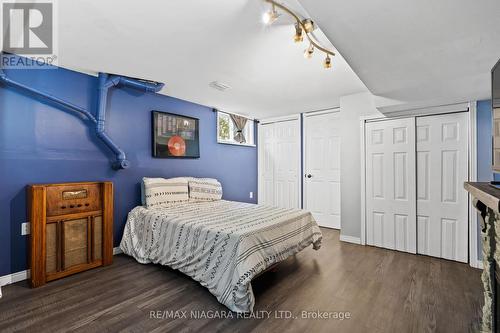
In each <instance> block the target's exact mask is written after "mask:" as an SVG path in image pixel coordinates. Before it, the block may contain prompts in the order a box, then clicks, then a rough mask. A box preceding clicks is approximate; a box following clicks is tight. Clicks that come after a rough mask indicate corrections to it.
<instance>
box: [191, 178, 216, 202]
mask: <svg viewBox="0 0 500 333" xmlns="http://www.w3.org/2000/svg"><path fill="white" fill-rule="evenodd" d="M189 198H190V199H192V200H199V201H213V200H220V199H222V185H221V183H220V182H219V181H218V180H217V179H213V178H195V179H191V180H189Z"/></svg>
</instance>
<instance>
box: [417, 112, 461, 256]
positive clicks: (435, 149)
mask: <svg viewBox="0 0 500 333" xmlns="http://www.w3.org/2000/svg"><path fill="white" fill-rule="evenodd" d="M467 140H468V120H467V113H466V112H461V113H452V114H445V115H438V116H427V117H418V118H417V226H418V231H417V235H418V247H417V248H418V253H421V254H426V255H431V256H435V257H441V258H446V259H451V260H457V261H462V262H467V260H468V196H467V192H466V191H465V189H464V188H463V183H464V181H467V179H468V151H467Z"/></svg>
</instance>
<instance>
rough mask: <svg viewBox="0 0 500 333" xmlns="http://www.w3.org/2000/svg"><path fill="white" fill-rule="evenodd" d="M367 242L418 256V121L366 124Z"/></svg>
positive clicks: (412, 119) (413, 119) (385, 121)
mask: <svg viewBox="0 0 500 333" xmlns="http://www.w3.org/2000/svg"><path fill="white" fill-rule="evenodd" d="M365 138H366V146H365V147H366V148H365V149H366V152H365V153H366V156H365V158H366V242H367V244H369V245H374V246H379V247H384V248H388V249H394V250H398V251H404V252H410V253H416V251H417V244H416V243H417V236H416V230H417V228H416V193H415V192H416V191H415V189H416V172H415V118H406V119H394V120H384V121H378V122H369V123H367V124H366V132H365Z"/></svg>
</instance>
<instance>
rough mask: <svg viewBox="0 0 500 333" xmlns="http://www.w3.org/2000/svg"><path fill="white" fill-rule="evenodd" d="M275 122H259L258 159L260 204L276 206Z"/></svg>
mask: <svg viewBox="0 0 500 333" xmlns="http://www.w3.org/2000/svg"><path fill="white" fill-rule="evenodd" d="M274 146H275V140H274V124H272V123H271V124H264V125H261V124H259V127H258V155H259V156H258V160H259V163H258V165H259V184H258V185H259V186H258V192H259V193H258V198H257V199H258V201H259V204H262V205H269V206H274V205H275V203H274V159H275V156H274Z"/></svg>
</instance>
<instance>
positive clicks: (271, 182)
mask: <svg viewBox="0 0 500 333" xmlns="http://www.w3.org/2000/svg"><path fill="white" fill-rule="evenodd" d="M258 147H259V148H258V150H259V197H258V199H259V204H265V205H271V206H276V207H283V208H300V179H301V178H300V120H299V119H298V118H297V119H294V120H288V121H280V122H274V123H267V124H266V123H264V124H262V125H259V142H258Z"/></svg>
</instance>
